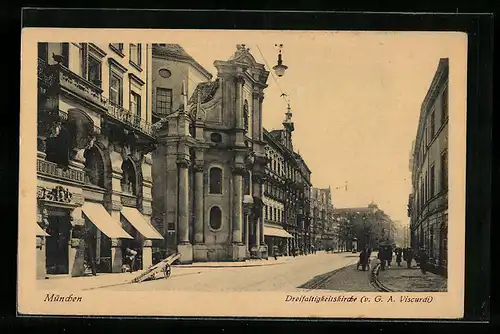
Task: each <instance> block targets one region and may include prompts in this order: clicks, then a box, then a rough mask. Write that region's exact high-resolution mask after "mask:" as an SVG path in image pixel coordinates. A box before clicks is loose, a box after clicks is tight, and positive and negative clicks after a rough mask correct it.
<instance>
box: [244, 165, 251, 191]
mask: <svg viewBox="0 0 500 334" xmlns="http://www.w3.org/2000/svg"><path fill="white" fill-rule="evenodd" d="M243 195H250V172H249V171H246V172H245V175H243Z"/></svg>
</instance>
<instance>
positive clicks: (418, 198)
mask: <svg viewBox="0 0 500 334" xmlns="http://www.w3.org/2000/svg"><path fill="white" fill-rule="evenodd" d="M448 71H449V64H448V58H441V59H440V60H439V64H438V67H437V70H436V72H435V74H434V77H433V79H432V82H431V85H430V87H429V90H428V92H427V94H426V96H425V98H424V101H423V102H422V106H421V110H420V119H419V123H418V128H417V135H416V138H415V145H414V150H413V155H412V158H411V173H412V193H411V194H410V196H409V201H408V216H409V217H410V218H411V244H412V247H413V248H420V247H423V248H425V250H426V252H427V253H428V255H429V257H430V262H431V263H432V264H434V265H435V267H436V270H437V271H438V272H440V273H443V274H446V268H447V259H448Z"/></svg>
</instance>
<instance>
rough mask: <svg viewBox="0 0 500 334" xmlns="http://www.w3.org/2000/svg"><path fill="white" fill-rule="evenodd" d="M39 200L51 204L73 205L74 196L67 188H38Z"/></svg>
mask: <svg viewBox="0 0 500 334" xmlns="http://www.w3.org/2000/svg"><path fill="white" fill-rule="evenodd" d="M37 198H38V199H41V200H46V201H51V202H59V203H71V200H72V198H73V194H72V193H71V192H70V191H69V190H68V189H67V188H63V187H61V186H56V187H54V188H52V189H47V188H38V189H37Z"/></svg>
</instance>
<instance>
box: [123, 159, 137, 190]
mask: <svg viewBox="0 0 500 334" xmlns="http://www.w3.org/2000/svg"><path fill="white" fill-rule="evenodd" d="M122 171H123V177H122V180H121V186H122V192H124V193H127V194H131V195H136V194H137V178H136V174H135V169H134V166H133V164H132V162H131V161H130V160H129V159H127V160H125V161H123V163H122Z"/></svg>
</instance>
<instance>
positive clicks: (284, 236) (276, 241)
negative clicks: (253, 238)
mask: <svg viewBox="0 0 500 334" xmlns="http://www.w3.org/2000/svg"><path fill="white" fill-rule="evenodd" d="M292 239H293V236H292V235H291V234H290V233H288V232H287V231H285V230H284V229H283V227H281V226H270V225H267V224H264V241H265V243H266V245H267V249H268V250H269V254H270V255H274V246H278V254H279V255H286V254H289V248H288V247H289V246H288V243H289V241H288V240H292Z"/></svg>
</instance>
